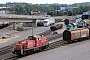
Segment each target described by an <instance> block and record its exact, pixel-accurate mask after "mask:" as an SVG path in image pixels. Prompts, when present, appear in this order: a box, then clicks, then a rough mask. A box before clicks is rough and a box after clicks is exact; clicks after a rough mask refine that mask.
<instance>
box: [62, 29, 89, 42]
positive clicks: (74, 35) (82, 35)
mask: <svg viewBox="0 0 90 60" xmlns="http://www.w3.org/2000/svg"><path fill="white" fill-rule="evenodd" d="M89 37H90V29H88V28H77V29H74V30H65V31H64V32H63V40H64V41H67V42H68V43H70V42H72V41H78V40H80V39H86V38H89Z"/></svg>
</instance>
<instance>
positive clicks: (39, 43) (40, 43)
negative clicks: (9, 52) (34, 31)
mask: <svg viewBox="0 0 90 60" xmlns="http://www.w3.org/2000/svg"><path fill="white" fill-rule="evenodd" d="M48 46H49V42H48V41H47V39H46V37H43V36H39V35H36V36H29V37H28V39H25V40H22V41H19V42H17V43H16V44H15V48H14V51H13V53H14V54H17V55H26V54H30V53H32V52H34V51H41V50H44V49H46V48H47V47H48Z"/></svg>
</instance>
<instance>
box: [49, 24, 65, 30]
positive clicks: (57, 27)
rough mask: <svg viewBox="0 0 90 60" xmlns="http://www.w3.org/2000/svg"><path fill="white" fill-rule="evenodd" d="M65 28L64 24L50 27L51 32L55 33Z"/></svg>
mask: <svg viewBox="0 0 90 60" xmlns="http://www.w3.org/2000/svg"><path fill="white" fill-rule="evenodd" d="M62 27H63V24H55V25H52V26H51V27H50V29H51V31H55V30H58V29H61V28H62Z"/></svg>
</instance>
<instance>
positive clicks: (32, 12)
mask: <svg viewBox="0 0 90 60" xmlns="http://www.w3.org/2000/svg"><path fill="white" fill-rule="evenodd" d="M31 15H32V36H33V11H32V12H31Z"/></svg>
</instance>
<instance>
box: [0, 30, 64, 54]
mask: <svg viewBox="0 0 90 60" xmlns="http://www.w3.org/2000/svg"><path fill="white" fill-rule="evenodd" d="M50 32H51V31H50V30H47V31H46V32H43V33H40V35H42V34H44V35H48V34H50ZM60 37H62V34H58V35H56V36H54V37H50V38H47V40H48V41H52V40H54V39H57V38H60ZM14 47H15V43H13V44H11V45H8V46H6V47H3V48H0V55H3V54H6V53H9V52H11V51H12V50H13V48H14Z"/></svg>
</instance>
